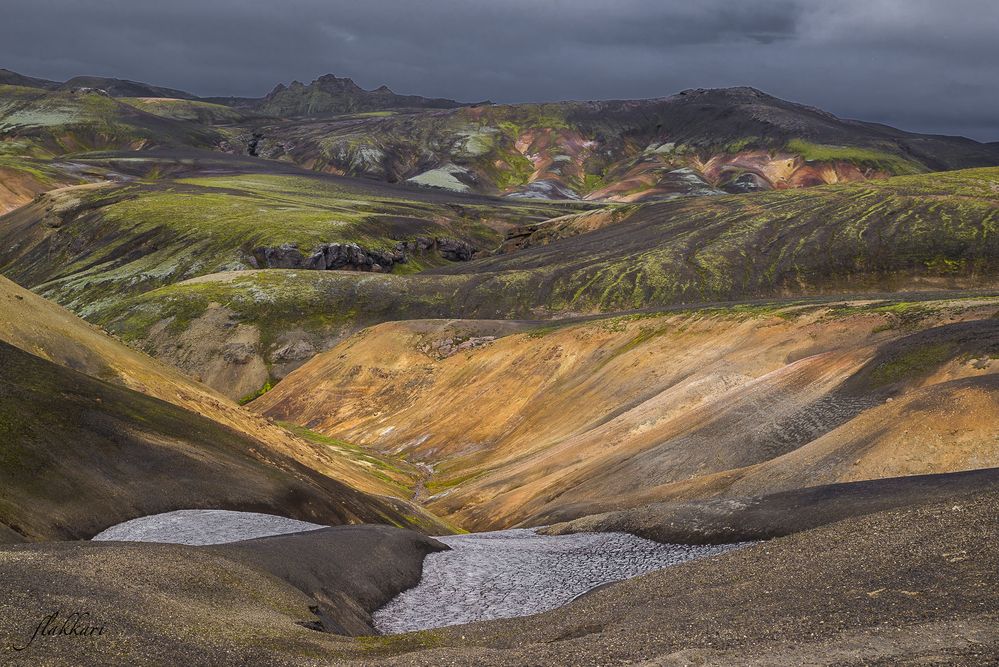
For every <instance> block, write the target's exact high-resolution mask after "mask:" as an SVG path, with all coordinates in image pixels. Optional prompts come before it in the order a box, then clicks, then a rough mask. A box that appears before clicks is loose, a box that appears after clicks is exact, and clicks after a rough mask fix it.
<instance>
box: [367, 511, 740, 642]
mask: <svg viewBox="0 0 999 667" xmlns="http://www.w3.org/2000/svg"><path fill="white" fill-rule="evenodd" d="M437 539H438V540H440V541H441V542H444V543H445V544H447V545H448V546H449V547H451V551H444V552H440V553H433V554H430V555H429V556H427V558H426V560H424V561H423V577H422V579H421V580H420V583H419V585H418V586H416V587H415V588H411V589H409V590H408V591H404V592H403V593H401V594H399V595H397V596H396V597H395V598H394V599H393V600H392V601H391V602H389V603H388V604H387V605H385V606H384V607H382V608H381V609H379V610H378V611H377V612H375V614H374V621H375V627H376V628H378V630H379V631H381V632H383V633H397V632H409V631H412V630H426V629H428V628H436V627H441V626H444V625H455V624H458V623H468V622H471V621H483V620H488V619H493V618H509V617H513V616H526V615H528V614H535V613H538V612H542V611H547V610H549V609H554V608H555V607H559V606H561V605H563V604H565V603H567V602H569V601H571V600H572V599H573V598H576V597H578V596H579V595H581V594H583V593H585V592H587V591H589V590H591V589H593V588H594V587H596V586H599V585H601V584H606V583H610V582H613V581H619V580H621V579H627V578H629V577H634V576H638V575H640V574H645V573H648V572H652V571H654V570H659V569H662V568H664V567H668V566H670V565H677V564H679V563H683V562H685V561H688V560H692V559H694V558H702V557H705V556H713V555H715V554H719V553H722V552H724V551H728V550H729V549H732V548H735V547H737V546H739V545H722V546H689V545H679V544H659V543H658V542H653V541H651V540H646V539H642V538H640V537H635V536H633V535H629V534H627V533H578V534H575V535H559V536H547V535H538V534H536V533H535V532H534V530H533V529H514V530H501V531H495V532H490V533H475V534H471V535H455V536H447V537H439V538H437Z"/></svg>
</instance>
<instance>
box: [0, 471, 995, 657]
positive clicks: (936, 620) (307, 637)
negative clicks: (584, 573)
mask: <svg viewBox="0 0 999 667" xmlns="http://www.w3.org/2000/svg"><path fill="white" fill-rule="evenodd" d="M359 530H362V529H359ZM324 532H325V531H319V532H316V533H310V534H308V535H309V536H311V537H305V536H302V539H303V541H302V542H301V543H297V544H293V541H294V540H296V539H298V537H299V536H291V537H276V538H273V539H268V540H263V541H256V542H248V543H243V544H237V545H231V546H228V547H208V548H204V547H202V548H199V547H179V546H171V545H157V544H134V543H132V544H127V543H126V544H117V545H112V544H100V545H99V544H86V543H76V544H72V543H60V544H48V545H19V546H11V547H6V548H5V549H3V550H0V582H2V584H0V585H2V586H4V587H5V588H9V590H4V591H3V594H2V595H0V647H2V649H0V650H3V651H4V653H3V654H0V659H3V660H4V664H14V665H18V664H24V665H28V664H30V665H37V664H74V665H89V664H101V665H125V664H128V665H134V664H147V663H152V664H184V665H201V664H226V665H228V664H239V665H246V664H267V665H331V664H343V663H353V664H364V665H370V664H380V663H381V662H385V663H389V664H393V665H400V664H402V665H409V664H420V665H441V664H453V665H467V664H476V665H544V666H545V667H550V666H552V665H592V664H600V665H611V664H622V663H626V662H632V663H634V662H641V661H645V660H652V661H654V662H652V663H651V664H657V665H658V664H662V665H684V664H710V665H718V664H722V665H730V664H740V665H742V664H759V665H800V664H815V663H820V664H829V663H834V664H839V665H860V664H864V665H870V664H879V665H889V664H906V665H908V664H914V663H919V664H968V665H972V664H975V665H978V664H991V663H992V662H994V661H995V660H996V659H997V658H999V635H997V633H996V630H995V628H996V627H997V622H999V609H997V608H996V603H995V600H996V597H997V593H999V590H997V585H996V578H995V567H996V563H997V562H999V540H997V538H999V489H992V490H989V491H986V492H982V493H980V494H973V495H971V496H967V497H964V498H962V499H949V500H948V501H947V502H945V503H941V504H937V505H928V506H924V507H920V508H899V509H894V510H889V511H885V512H880V513H876V514H871V515H868V516H864V517H855V518H851V519H846V520H843V521H840V522H837V523H834V524H829V525H826V526H822V527H820V528H816V529H814V530H810V531H806V532H803V533H797V534H794V535H790V536H787V537H782V538H777V539H774V540H771V541H769V542H764V543H760V544H757V545H754V546H751V547H747V548H745V549H740V550H736V551H732V552H729V553H727V554H724V555H721V556H718V557H715V558H710V559H705V560H701V561H696V562H691V563H686V564H683V565H679V566H676V567H671V568H667V569H665V570H661V571H659V572H655V573H652V574H649V575H646V576H643V577H639V578H636V579H632V580H629V581H626V582H622V583H620V584H615V585H613V586H610V587H607V588H604V589H602V590H598V591H595V592H593V593H591V594H589V595H587V596H584V597H582V598H580V599H578V600H576V601H575V602H572V603H570V604H568V605H566V606H564V607H561V608H559V609H556V610H554V611H551V612H547V613H545V614H541V615H537V616H532V617H525V618H517V619H508V620H500V621H490V622H483V623H476V624H471V625H464V626H455V627H452V628H441V629H437V630H430V631H424V632H416V633H410V634H406V635H399V636H386V637H360V638H356V639H351V638H347V637H342V636H337V635H334V634H331V633H325V632H316V631H314V630H310V629H308V628H307V627H304V626H303V623H306V624H308V623H315V615H314V614H313V612H312V611H310V608H312V607H320V608H321V604H317V601H319V600H320V596H319V593H317V592H316V593H315V597H311V596H310V595H308V594H306V593H303V592H302V591H303V590H305V591H306V592H308V593H314V592H315V591H316V590H317V588H314V587H313V583H314V582H309V581H306V580H308V579H311V577H312V576H315V577H316V580H315V581H317V582H318V583H319V586H320V587H322V586H325V585H326V584H325V583H324V580H323V578H324V577H325V576H326V574H327V573H331V572H333V567H334V566H335V565H337V564H340V565H344V566H348V567H358V568H360V570H358V572H359V573H360V574H358V575H357V576H351V573H349V572H348V573H346V574H345V575H344V576H345V577H347V576H351V578H352V579H354V580H355V581H357V580H358V579H360V580H361V581H365V577H367V576H369V575H371V576H373V578H372V579H369V580H368V581H375V580H377V577H381V576H383V575H384V573H385V572H389V580H390V581H391V582H393V585H397V584H399V585H404V584H401V582H402V579H403V577H399V578H398V579H394V578H393V577H395V576H397V574H392V572H393V570H391V569H389V570H385V569H383V565H384V563H385V562H388V561H387V560H386V561H382V560H381V558H382V557H381V556H378V555H376V557H374V558H372V557H370V556H368V555H367V554H368V552H366V551H365V552H363V553H360V559H362V560H363V561H367V562H360V563H357V562H354V560H353V559H354V556H355V555H357V554H356V553H355V554H352V553H351V551H352V548H348V549H347V550H346V551H341V552H339V553H338V555H336V556H335V557H334V558H331V561H332V562H331V563H329V564H322V565H321V566H317V564H320V561H319V560H312V561H310V559H311V556H309V555H308V552H309V549H311V548H314V547H317V546H318V547H321V548H324V549H326V548H328V545H316V544H313V545H310V544H308V542H309V541H310V539H314V540H326V539H332V535H334V533H330V534H329V535H324ZM394 534H396V535H397V533H394ZM379 539H383V538H382V537H379ZM412 539H417V540H422V539H423V538H412ZM261 543H264V544H265V545H279V546H276V547H274V549H275V551H274V552H271V553H268V554H266V555H264V554H263V553H262V552H261V551H257V550H256V549H257V545H259V544H261ZM389 544H390V547H389V550H388V551H385V552H383V554H384V557H385V558H386V559H390V558H394V557H398V554H400V553H401V554H403V555H404V556H403V557H405V558H409V559H413V558H414V555H413V550H412V545H411V544H410V545H409V546H404V547H403V548H402V550H401V551H395V550H394V549H395V547H393V546H391V545H392V543H389ZM284 545H288V546H287V550H286V551H284V549H285V546H284ZM267 548H269V547H267ZM236 549H247V550H248V551H247V552H246V553H244V554H241V555H236V554H234V553H233V550H236ZM420 549H421V554H420V556H421V557H422V554H423V553H426V552H427V550H428V548H427V547H426V546H423V547H420ZM282 554H286V555H293V556H294V559H292V558H287V559H286V560H287V561H292V560H301V559H305V562H306V565H305V566H304V567H302V568H300V567H299V566H297V565H294V564H293V563H291V562H288V563H282V566H283V567H287V568H288V570H287V571H284V572H282V571H280V570H279V569H277V568H274V569H273V570H268V569H266V568H267V565H266V564H265V563H264V561H268V559H271V558H278V557H280V556H281V555H282ZM342 558H346V559H348V560H349V561H350V562H349V564H348V563H344V562H342V561H341V559H342ZM254 559H257V561H256V563H254V562H253V561H254ZM268 562H270V563H273V562H274V561H273V560H270V561H268ZM261 565H263V567H261ZM327 567H329V569H326V568H327ZM393 567H394V566H393ZM368 568H370V569H368ZM275 575H276V576H275ZM293 579H297V581H294V580H293ZM289 581H291V584H289ZM303 581H304V582H305V583H303ZM387 588H388V587H386V588H385V589H383V591H384V592H386V593H387V592H388V591H387ZM29 591H30V592H29ZM347 595H348V596H354V595H357V594H356V593H354V592H347ZM353 599H355V600H358V599H360V598H359V597H354V598H353ZM361 604H362V606H363V603H361ZM365 608H367V607H365ZM56 609H61V610H62V612H61V613H62V614H63V616H65V615H66V614H68V613H71V612H73V611H76V610H78V609H82V610H84V611H88V612H89V613H90V614H91V616H90V617H88V619H89V621H90V623H91V624H97V625H103V626H104V627H105V632H104V634H103V635H100V636H97V637H82V638H81V637H74V638H66V637H47V636H46V637H42V638H39V639H37V640H36V643H35V644H34V645H32V646H31V647H29V648H28V649H25V650H24V651H21V652H14V651H13V650H12V649H11V648H10V647H11V646H12V645H15V646H20V645H23V643H24V642H25V641H26V640H27V639H29V638H30V636H31V633H32V632H33V629H34V627H36V626H37V624H38V623H39V621H40V620H41V619H42V617H43V616H44V615H45V614H50V613H52V612H53V611H55V610H56Z"/></svg>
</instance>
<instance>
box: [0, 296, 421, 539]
mask: <svg viewBox="0 0 999 667" xmlns="http://www.w3.org/2000/svg"><path fill="white" fill-rule="evenodd" d="M0 340H4V341H6V342H7V343H10V344H11V345H14V346H16V347H19V348H21V349H23V350H25V351H26V352H29V353H31V354H34V355H36V356H39V357H42V358H44V359H47V360H49V361H52V362H54V363H57V364H60V365H62V366H66V367H68V368H72V369H74V370H77V371H80V372H82V373H86V374H87V375H90V376H91V377H95V378H99V379H101V380H104V381H107V382H112V383H114V384H119V385H123V386H125V387H127V388H129V389H132V390H134V391H137V392H140V393H143V394H146V395H149V396H152V397H155V398H158V399H161V400H164V401H167V402H169V403H173V404H174V405H177V406H179V407H181V408H184V409H187V410H191V411H192V412H194V413H197V414H200V415H202V416H204V417H207V418H208V419H211V420H213V421H215V422H218V423H219V424H221V425H223V426H225V427H228V428H231V429H233V430H235V431H237V432H239V433H242V434H244V435H245V436H246V437H248V438H251V439H254V440H256V441H258V442H260V443H261V446H262V447H264V448H266V449H267V450H268V451H273V452H277V453H281V454H283V455H287V456H289V457H291V458H293V459H295V460H298V461H299V462H301V463H302V464H303V465H305V466H306V467H308V468H312V469H314V470H318V471H320V472H322V473H324V474H326V475H329V476H330V477H332V478H334V479H338V480H340V481H343V482H345V483H347V484H350V485H352V486H354V487H355V488H358V489H360V490H362V491H367V492H371V493H376V494H390V495H396V496H401V497H405V498H408V497H409V496H410V493H411V492H410V491H409V489H408V487H409V486H411V485H412V483H413V481H414V480H415V476H416V471H414V470H411V468H410V467H407V466H405V465H404V464H401V463H400V462H398V461H395V460H394V459H391V458H390V459H386V460H384V461H381V460H379V459H378V458H377V457H375V458H372V457H371V456H369V455H367V454H364V453H362V452H359V451H357V450H356V449H355V448H348V447H345V446H344V445H346V443H341V442H334V441H329V440H327V441H322V442H314V441H307V440H304V439H302V438H298V437H295V436H293V435H292V434H290V433H289V432H288V431H286V430H285V429H283V428H281V427H279V426H277V425H275V424H273V423H271V422H269V421H268V420H267V419H264V418H262V417H260V416H259V415H256V414H253V413H251V412H249V411H247V410H245V409H242V408H240V407H239V406H237V405H235V404H234V403H233V402H232V401H231V400H230V399H228V398H226V397H225V396H223V395H222V394H220V393H217V392H215V391H214V390H212V389H210V388H208V387H206V386H204V385H201V384H199V383H197V382H195V381H193V380H191V379H190V378H188V377H186V376H184V375H183V374H182V373H180V372H178V371H176V370H175V369H173V368H171V367H169V366H167V365H165V364H162V363H160V362H158V361H156V360H154V359H151V358H149V357H147V356H146V355H144V354H142V353H141V352H137V351H135V350H133V349H131V348H129V347H127V346H125V345H123V344H122V343H120V342H118V341H116V340H114V339H113V338H111V337H110V336H108V335H107V334H106V333H104V332H103V331H101V330H100V329H99V328H97V327H95V326H93V325H90V324H87V323H86V322H84V321H83V320H81V319H79V318H78V317H76V316H75V315H73V314H72V313H70V312H69V311H67V310H65V309H64V308H61V307H59V306H57V305H56V304H54V303H51V302H49V301H46V300H45V299H42V298H41V297H39V296H38V295H36V294H34V293H32V292H29V291H28V290H25V289H23V288H21V287H18V286H17V285H15V284H14V283H12V282H10V281H9V280H7V279H5V278H2V277H0ZM416 514H419V513H416ZM414 516H415V515H414ZM423 519H427V517H425V516H424V517H422V518H421V520H423Z"/></svg>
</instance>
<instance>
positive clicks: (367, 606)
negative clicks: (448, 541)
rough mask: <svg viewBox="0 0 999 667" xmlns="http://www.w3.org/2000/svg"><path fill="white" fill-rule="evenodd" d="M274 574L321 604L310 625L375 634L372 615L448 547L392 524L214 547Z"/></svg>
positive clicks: (411, 583) (416, 580) (339, 528)
mask: <svg viewBox="0 0 999 667" xmlns="http://www.w3.org/2000/svg"><path fill="white" fill-rule="evenodd" d="M212 549H213V550H214V551H217V552H219V553H222V554H225V555H226V556H229V557H231V558H234V559H238V560H240V561H242V562H244V563H246V564H247V565H249V566H251V567H255V568H258V569H261V570H265V571H267V572H270V573H271V574H273V575H274V576H276V577H278V578H279V579H283V580H284V581H286V582H288V583H289V584H291V585H292V586H294V587H295V588H297V589H298V590H300V591H302V592H303V593H305V594H306V595H309V596H311V597H312V598H314V599H315V600H316V602H317V605H316V608H315V609H314V611H315V613H316V615H317V616H318V617H319V620H318V621H316V622H314V623H311V624H310V625H309V627H311V628H313V629H316V630H324V631H326V632H332V633H335V634H341V635H372V634H375V629H374V626H373V625H372V624H371V612H373V611H374V610H376V609H378V608H379V607H381V606H382V605H383V604H385V603H386V602H388V601H389V600H391V599H392V598H393V597H395V596H396V595H397V594H398V593H400V592H401V591H403V590H405V589H407V588H412V587H413V586H415V585H416V584H418V583H419V582H420V574H421V573H422V570H423V557H424V556H426V555H427V554H428V553H432V552H434V551H444V550H446V549H447V547H446V546H445V545H443V544H441V543H440V542H438V541H437V540H434V539H432V538H429V537H426V536H424V535H420V534H419V533H414V532H411V531H405V530H399V529H398V528H392V527H389V526H337V527H335V528H326V529H323V530H316V531H310V532H307V533H296V534H292V535H276V536H274V537H264V538H261V539H258V540H248V541H245V542H234V543H232V544H227V545H224V546H217V547H212Z"/></svg>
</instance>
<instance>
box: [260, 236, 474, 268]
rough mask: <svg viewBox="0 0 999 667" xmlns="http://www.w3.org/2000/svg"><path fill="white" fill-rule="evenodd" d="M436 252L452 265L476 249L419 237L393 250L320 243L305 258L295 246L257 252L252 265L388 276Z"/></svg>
mask: <svg viewBox="0 0 999 667" xmlns="http://www.w3.org/2000/svg"><path fill="white" fill-rule="evenodd" d="M430 252H436V253H438V254H439V255H440V256H441V257H442V258H444V259H446V260H448V261H451V262H466V261H468V260H470V259H472V256H473V255H474V254H475V252H476V248H475V247H474V246H472V245H471V244H470V243H468V242H467V241H462V240H461V239H455V238H450V237H438V238H431V237H427V236H419V237H416V238H415V239H410V240H408V241H399V242H398V243H397V244H396V246H395V249H394V250H389V251H386V250H374V249H369V248H363V247H361V246H359V245H358V244H356V243H321V244H319V245H318V246H317V247H316V248H314V249H313V250H312V252H311V253H309V255H308V256H306V255H305V254H304V253H303V252H302V251H301V250H300V249H299V247H298V244H295V243H284V244H282V245H280V246H277V247H274V246H263V247H259V248H255V249H254V250H253V255H252V257H250V259H249V264H250V265H251V266H253V267H254V268H261V269H310V270H314V271H334V270H338V271H372V272H375V273H380V272H389V271H391V270H392V267H393V266H394V265H396V264H405V263H406V261H407V260H408V257H409V256H410V255H413V254H417V253H419V254H423V253H430Z"/></svg>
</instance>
